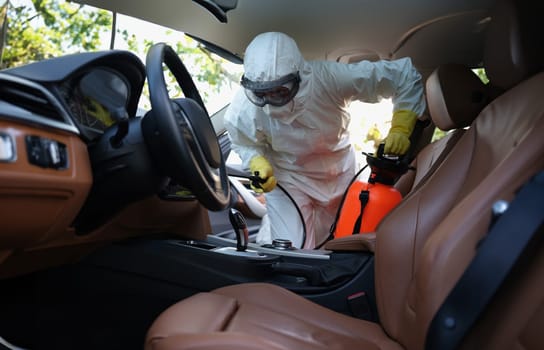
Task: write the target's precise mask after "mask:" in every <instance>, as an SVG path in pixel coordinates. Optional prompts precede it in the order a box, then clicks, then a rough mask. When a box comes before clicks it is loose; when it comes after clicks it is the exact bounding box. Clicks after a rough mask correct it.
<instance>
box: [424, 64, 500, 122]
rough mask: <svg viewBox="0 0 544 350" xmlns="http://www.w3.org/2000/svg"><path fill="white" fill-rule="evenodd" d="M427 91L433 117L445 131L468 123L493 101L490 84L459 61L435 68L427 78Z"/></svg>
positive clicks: (428, 103)
mask: <svg viewBox="0 0 544 350" xmlns="http://www.w3.org/2000/svg"><path fill="white" fill-rule="evenodd" d="M426 92H427V105H428V108H429V114H430V115H431V119H432V120H433V123H434V124H435V125H436V126H437V127H438V128H440V129H441V130H444V131H447V130H452V129H458V128H464V127H466V126H469V125H470V124H471V123H472V121H473V120H474V119H475V118H476V117H477V116H478V114H480V111H481V110H482V109H483V108H484V107H485V106H486V105H487V104H488V103H489V101H490V96H489V93H488V87H487V86H486V85H485V84H484V83H483V82H482V81H481V80H480V78H478V76H476V74H475V73H474V72H472V71H471V70H470V69H469V68H467V67H465V66H463V65H459V64H446V65H442V66H440V67H438V68H437V69H435V71H434V72H433V73H432V74H431V75H430V76H429V78H428V79H427V82H426Z"/></svg>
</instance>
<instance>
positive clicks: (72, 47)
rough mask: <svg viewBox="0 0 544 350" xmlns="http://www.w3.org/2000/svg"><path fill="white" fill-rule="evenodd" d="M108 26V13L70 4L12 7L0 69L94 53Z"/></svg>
mask: <svg viewBox="0 0 544 350" xmlns="http://www.w3.org/2000/svg"><path fill="white" fill-rule="evenodd" d="M111 23H112V15H111V13H109V12H108V11H105V10H96V9H92V8H89V7H86V6H83V5H78V4H74V3H69V2H60V1H55V0H32V7H29V6H24V5H22V6H17V7H15V6H13V5H11V6H10V8H9V10H8V33H7V40H6V46H5V49H4V52H3V56H2V67H1V68H9V67H15V66H19V65H22V64H25V63H29V62H33V61H39V60H43V59H47V58H51V57H55V56H59V55H62V54H66V53H74V52H81V51H92V50H96V49H98V48H100V44H101V40H100V35H102V34H103V33H106V32H107V31H108V30H109V28H110V26H111Z"/></svg>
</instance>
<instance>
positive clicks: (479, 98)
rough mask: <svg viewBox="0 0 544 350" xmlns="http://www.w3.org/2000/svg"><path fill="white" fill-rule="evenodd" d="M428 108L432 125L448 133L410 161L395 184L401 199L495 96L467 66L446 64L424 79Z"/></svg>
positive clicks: (441, 157) (429, 172)
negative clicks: (406, 170) (406, 169)
mask: <svg viewBox="0 0 544 350" xmlns="http://www.w3.org/2000/svg"><path fill="white" fill-rule="evenodd" d="M425 90H426V96H427V105H428V108H429V114H430V116H431V120H432V122H433V124H434V125H435V126H436V127H437V128H439V129H440V130H442V131H446V132H448V134H446V135H445V136H444V137H442V138H441V139H439V140H437V141H435V142H433V143H430V144H429V145H427V146H425V147H424V148H423V149H422V150H421V151H420V152H419V153H418V154H417V156H416V157H415V159H414V160H413V161H412V164H411V166H412V168H414V169H415V170H414V171H408V172H407V173H406V174H404V175H403V176H402V177H401V178H400V179H399V180H398V181H397V183H396V184H395V188H396V189H397V190H399V192H400V193H401V194H402V196H403V197H405V196H406V195H407V194H408V193H409V192H411V191H412V190H413V189H414V188H416V187H417V186H418V184H420V183H421V182H422V180H425V179H426V178H428V177H429V176H430V175H431V174H432V173H433V172H434V171H435V170H436V168H437V167H438V165H439V164H440V163H441V162H442V160H443V159H444V158H445V156H446V155H447V153H448V152H449V151H450V150H451V148H452V147H453V145H455V143H456V142H457V140H458V139H459V137H460V136H461V135H462V134H463V132H464V131H465V130H464V128H466V127H468V126H469V125H470V124H471V123H472V122H473V121H474V119H475V118H476V117H477V116H478V114H479V113H480V111H481V110H482V109H483V108H484V107H485V106H486V105H487V104H488V103H489V102H490V101H491V100H492V99H493V97H494V96H495V94H496V93H495V91H494V89H491V88H490V87H489V85H486V84H484V83H483V82H482V81H481V80H480V78H478V77H477V76H476V74H475V73H473V72H472V71H471V70H470V69H469V68H468V67H465V66H463V65H459V64H446V65H443V66H441V67H439V68H438V69H436V70H435V71H434V72H433V73H432V74H431V75H430V76H429V78H428V79H427V82H426V86H425Z"/></svg>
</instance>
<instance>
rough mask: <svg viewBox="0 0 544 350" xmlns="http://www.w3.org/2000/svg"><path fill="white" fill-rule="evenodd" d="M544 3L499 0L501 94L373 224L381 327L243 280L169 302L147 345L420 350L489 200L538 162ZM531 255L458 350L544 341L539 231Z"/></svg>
mask: <svg viewBox="0 0 544 350" xmlns="http://www.w3.org/2000/svg"><path fill="white" fill-rule="evenodd" d="M543 7H544V5H543V4H542V3H541V2H538V1H525V0H524V1H514V0H505V1H499V3H498V6H497V8H496V10H495V11H494V12H493V14H492V19H491V22H490V25H489V27H488V29H487V34H486V35H487V39H486V47H485V55H484V66H485V68H486V72H487V74H488V77H489V79H490V81H491V82H492V83H493V84H494V85H495V86H498V87H500V88H502V89H504V90H505V92H504V93H503V94H502V95H501V96H499V97H498V98H496V99H495V100H494V101H493V102H491V103H489V104H488V105H487V106H486V107H485V108H484V109H483V110H482V112H481V113H480V114H479V116H478V117H477V118H476V120H475V121H474V122H473V123H472V125H471V126H470V128H469V129H468V130H466V131H465V132H464V133H463V135H462V136H461V137H460V138H459V140H458V141H457V142H456V144H455V146H453V147H452V149H451V150H450V152H448V154H447V156H445V158H444V160H443V161H442V162H441V163H440V165H439V166H438V167H437V169H436V171H435V172H434V173H433V174H432V175H431V176H430V177H429V178H428V179H427V180H426V181H425V182H424V183H423V184H421V186H419V188H417V189H416V190H414V191H412V192H411V193H410V194H409V195H408V196H407V197H406V198H405V199H404V200H403V201H402V202H401V203H400V205H399V206H398V207H397V208H395V209H394V210H393V211H392V212H391V213H390V214H389V215H388V216H387V217H386V218H385V220H384V221H383V222H382V223H381V224H380V225H379V226H378V229H377V232H376V250H375V286H376V298H377V305H378V312H379V319H380V324H377V323H372V322H368V321H364V320H360V319H356V318H352V317H348V316H345V315H342V314H339V313H336V312H334V311H331V310H329V309H326V308H324V307H321V306H319V305H317V304H314V303H312V302H310V301H308V300H306V299H304V298H303V297H301V296H299V295H296V294H294V293H291V292H289V291H287V290H286V289H283V288H281V287H278V286H274V285H271V284H263V283H253V284H252V283H246V284H239V285H233V286H228V287H224V288H220V289H217V290H214V291H211V292H209V293H199V294H197V295H195V296H193V297H190V298H187V299H185V300H183V301H181V302H179V303H177V304H175V305H173V306H172V307H170V308H168V309H167V310H166V311H165V312H163V313H162V314H161V315H160V316H159V317H158V318H157V319H156V320H155V322H154V324H153V325H152V326H151V328H150V329H149V331H148V334H147V339H146V343H145V346H146V349H189V348H191V349H195V348H198V349H218V348H220V349H423V348H424V347H425V339H426V337H427V332H428V329H429V325H430V323H431V321H432V319H433V317H434V315H435V313H436V312H437V310H438V309H439V307H440V306H441V304H442V303H443V302H444V300H445V299H446V297H447V295H448V293H449V292H450V291H451V290H452V288H453V287H454V285H455V284H456V282H457V281H458V280H459V278H460V276H461V275H462V274H463V272H464V270H465V269H466V267H467V266H468V264H469V263H470V261H471V260H472V258H473V257H474V256H475V254H476V252H477V247H478V242H479V241H480V240H481V239H482V237H484V236H485V235H486V233H487V232H488V227H489V224H490V221H491V207H492V205H493V203H494V202H496V201H497V200H499V199H504V200H511V199H512V198H514V196H515V193H516V191H517V190H518V189H519V188H520V186H521V185H522V184H524V183H525V182H527V181H528V179H530V178H531V177H532V176H533V175H534V174H536V173H537V172H539V171H541V170H542V169H543V168H544V103H543V101H542V91H544V72H542V70H543V67H544V32H543V31H542V30H541V27H540V26H539V24H540V22H539V21H540V16H541V13H543V12H544V11H543ZM513 234H515V233H513ZM499 253H500V252H499ZM530 253H531V254H527V255H526V256H524V259H522V262H521V263H522V265H521V266H517V268H516V271H517V272H518V273H517V274H516V275H514V276H512V277H511V278H509V279H508V280H507V283H506V285H503V286H502V289H501V290H500V291H499V292H498V294H497V295H496V297H495V298H494V300H493V301H492V303H491V304H490V305H489V307H488V309H487V310H486V311H485V313H484V314H482V315H481V318H480V319H479V321H478V322H477V324H476V325H475V327H473V328H472V330H471V332H470V333H469V334H468V336H467V337H466V338H465V339H464V342H463V346H462V348H466V349H499V350H500V349H542V348H543V347H544V333H543V332H542V322H543V321H544V292H543V291H544V247H543V242H542V239H540V240H539V241H538V242H537V243H536V245H535V246H533V247H532V249H531V251H530ZM489 273H493V271H489ZM474 293H478V291H477V290H475V291H474Z"/></svg>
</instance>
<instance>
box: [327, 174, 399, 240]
mask: <svg viewBox="0 0 544 350" xmlns="http://www.w3.org/2000/svg"><path fill="white" fill-rule="evenodd" d="M401 200H402V196H401V194H400V192H399V191H398V190H397V189H396V188H394V187H393V186H390V185H384V184H382V183H379V182H376V183H368V182H363V181H355V182H353V183H352V184H351V186H350V187H349V189H348V192H347V194H346V197H345V200H344V203H343V205H342V208H341V211H340V216H339V217H338V221H337V224H336V230H335V232H334V237H335V238H339V237H345V236H350V235H352V234H355V233H369V232H374V230H375V228H376V226H377V225H378V224H379V223H380V221H381V220H382V219H383V217H384V216H385V215H386V214H387V213H389V211H390V210H391V209H393V208H394V207H395V206H396V205H397V204H398V203H399V202H400V201H401ZM362 206H364V208H363V210H362V209H361V207H362Z"/></svg>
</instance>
